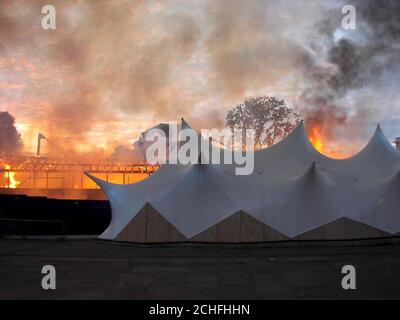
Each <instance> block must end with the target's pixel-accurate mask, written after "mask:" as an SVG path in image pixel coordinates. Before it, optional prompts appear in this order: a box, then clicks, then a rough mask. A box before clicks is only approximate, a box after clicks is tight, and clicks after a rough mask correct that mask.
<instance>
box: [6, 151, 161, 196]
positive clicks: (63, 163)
mask: <svg viewBox="0 0 400 320" xmlns="http://www.w3.org/2000/svg"><path fill="white" fill-rule="evenodd" d="M158 168H159V166H158V165H150V164H147V163H113V162H98V163H93V162H88V161H73V160H64V159H52V158H45V157H9V158H2V159H1V160H0V177H1V179H2V180H3V181H2V187H6V188H7V186H9V185H10V181H9V180H10V176H11V174H14V175H15V176H16V178H17V179H18V180H19V183H18V187H17V188H45V189H48V188H61V189H66V188H73V189H87V188H89V189H93V188H98V187H97V186H96V185H95V184H93V183H92V182H91V183H90V184H89V183H85V181H88V180H89V179H87V177H86V176H85V175H84V173H85V172H90V173H92V174H94V175H96V176H99V177H100V178H102V179H104V180H106V181H110V182H116V183H122V184H127V183H132V182H136V181H138V180H142V179H144V178H145V177H146V176H149V175H151V174H152V173H154V172H155V171H156V170H157V169H158ZM117 178H118V179H117ZM7 180H8V181H7ZM54 181H58V182H57V183H54ZM87 185H90V187H87Z"/></svg>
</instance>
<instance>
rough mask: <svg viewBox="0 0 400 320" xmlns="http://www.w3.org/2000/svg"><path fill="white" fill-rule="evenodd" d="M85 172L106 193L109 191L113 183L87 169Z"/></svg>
mask: <svg viewBox="0 0 400 320" xmlns="http://www.w3.org/2000/svg"><path fill="white" fill-rule="evenodd" d="M84 174H85V175H86V176H87V177H89V178H90V179H92V180H93V181H94V182H95V183H96V184H97V185H98V186H99V187H100V188H101V189H102V190H103V191H104V192H105V193H107V192H108V191H109V190H110V188H111V186H112V185H113V184H112V183H110V182H108V181H105V180H103V179H100V178H97V177H96V176H94V175H92V174H91V173H89V172H87V171H85V172H84Z"/></svg>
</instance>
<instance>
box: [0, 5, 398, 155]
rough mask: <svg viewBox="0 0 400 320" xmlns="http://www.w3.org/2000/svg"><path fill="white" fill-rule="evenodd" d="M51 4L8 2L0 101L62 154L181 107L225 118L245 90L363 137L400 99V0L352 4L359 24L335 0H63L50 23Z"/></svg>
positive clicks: (109, 142)
mask: <svg viewBox="0 0 400 320" xmlns="http://www.w3.org/2000/svg"><path fill="white" fill-rule="evenodd" d="M45 4H48V3H47V2H46V1H41V0H39V1H7V0H4V1H1V2H0V67H1V72H2V73H0V105H2V106H4V107H3V108H5V110H9V111H10V112H11V113H12V114H14V115H15V116H16V118H17V119H18V121H22V123H23V124H24V125H25V126H24V127H23V128H24V130H25V133H26V132H29V133H32V136H33V135H36V134H37V133H38V132H42V133H43V134H45V135H46V136H47V137H48V138H49V139H50V140H52V141H53V142H54V143H55V144H57V145H60V146H62V147H63V148H64V149H65V150H69V151H68V152H80V153H82V152H83V151H85V152H88V151H91V150H87V146H93V148H94V150H92V152H93V154H96V157H97V155H98V154H102V153H103V152H106V151H107V152H108V153H110V149H111V148H112V146H116V145H119V144H121V143H123V144H128V141H129V140H131V139H132V138H134V137H135V136H136V137H137V136H138V134H139V133H140V132H142V131H144V130H146V129H147V128H148V127H151V126H153V125H155V124H157V123H158V122H165V121H168V120H176V119H179V118H180V117H182V116H183V117H185V118H186V119H187V120H188V121H190V122H192V123H193V122H194V125H195V126H198V127H215V126H223V124H224V118H225V116H226V111H227V109H229V108H232V107H233V106H234V105H235V104H237V103H240V102H241V101H243V100H244V99H245V97H246V96H249V95H276V96H278V97H279V98H283V99H285V100H287V101H288V102H289V104H292V105H293V106H294V108H297V109H296V110H295V111H296V112H301V113H302V115H303V116H304V118H305V119H306V121H307V122H308V123H309V124H311V125H314V124H318V125H320V126H322V127H323V128H324V131H325V132H324V135H325V136H326V137H328V138H332V139H334V138H335V135H336V134H337V130H336V129H340V128H346V130H347V131H346V132H347V135H350V134H354V135H357V136H360V135H362V134H364V132H362V130H361V129H360V128H364V127H370V125H372V123H371V121H372V119H376V118H378V116H379V118H380V119H381V120H385V119H386V120H387V119H388V118H389V117H390V113H389V112H390V110H391V108H392V109H393V107H394V106H393V105H392V104H393V103H395V100H396V99H398V94H397V93H396V92H397V85H398V83H399V79H398V77H399V76H398V75H399V69H400V68H399V60H400V59H399V45H398V40H399V21H400V18H399V15H400V13H399V2H398V1H367V0H363V1H357V2H353V3H346V4H353V5H354V6H355V7H356V10H357V29H356V30H354V31H353V30H349V31H344V30H342V29H341V24H340V23H341V18H342V14H341V6H342V5H343V4H344V3H342V2H339V1H334V0H331V1H317V0H314V1H292V0H281V1H263V0H248V1H242V0H218V1H214V0H212V1H211V0H210V1H201V2H197V1H183V0H182V1H179V0H176V1H175V0H174V1H156V0H146V1H140V0H137V1H133V0H132V1H130V0H120V1H110V2H107V3H104V2H100V1H88V0H86V1H85V0H80V1H64V0H55V1H52V5H54V6H55V7H56V10H57V30H50V31H44V30H42V29H41V24H40V19H41V18H42V16H43V15H42V14H41V8H42V6H43V5H45ZM385 99H386V100H385ZM397 106H398V105H397ZM378 107H379V109H378ZM374 121H378V120H374ZM332 128H335V130H332ZM349 128H352V129H351V130H352V132H351V133H349V131H348V130H349ZM339 131H340V130H339ZM353 131H354V132H353ZM23 138H24V139H26V135H25V136H23ZM364 141H365V139H364ZM110 146H111V147H110ZM107 148H108V149H107Z"/></svg>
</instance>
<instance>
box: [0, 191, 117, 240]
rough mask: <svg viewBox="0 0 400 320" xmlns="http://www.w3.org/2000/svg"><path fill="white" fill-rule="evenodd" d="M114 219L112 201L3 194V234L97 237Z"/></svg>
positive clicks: (0, 225) (0, 205) (0, 211)
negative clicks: (112, 218)
mask: <svg viewBox="0 0 400 320" xmlns="http://www.w3.org/2000/svg"><path fill="white" fill-rule="evenodd" d="M110 219H111V208H110V205H109V202H108V201H103V200H62V199H49V198H46V197H30V196H26V195H9V194H0V234H16V235H68V234H69V235H97V234H100V233H102V232H103V231H104V230H105V229H106V228H107V226H108V225H109V223H110Z"/></svg>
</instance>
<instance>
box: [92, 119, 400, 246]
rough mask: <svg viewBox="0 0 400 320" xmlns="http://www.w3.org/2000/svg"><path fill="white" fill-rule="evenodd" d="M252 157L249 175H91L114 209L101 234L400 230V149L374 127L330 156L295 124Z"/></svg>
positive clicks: (176, 171)
mask: <svg viewBox="0 0 400 320" xmlns="http://www.w3.org/2000/svg"><path fill="white" fill-rule="evenodd" d="M182 127H187V124H186V123H183V124H182ZM213 152H220V150H217V149H215V148H214V149H213ZM254 162H255V164H254V171H253V173H252V174H251V175H247V176H246V175H243V176H239V175H235V167H234V165H227V164H221V165H215V164H201V163H200V164H191V165H179V164H178V165H173V164H165V165H163V166H161V168H160V169H159V170H158V171H157V172H155V173H154V174H153V175H151V176H150V177H149V178H148V179H146V180H144V181H141V182H138V183H134V184H129V185H117V184H112V183H108V182H106V181H103V180H101V179H99V178H96V177H94V176H92V175H90V174H89V173H88V176H89V177H91V178H92V179H93V180H94V181H95V182H96V183H97V184H98V185H99V186H100V187H101V189H102V190H103V191H104V192H105V193H106V195H107V197H108V199H109V200H110V204H111V208H112V219H111V223H110V225H109V227H108V228H107V229H106V230H105V231H104V233H103V234H102V235H100V238H101V239H111V240H121V241H134V242H170V241H210V242H216V241H217V242H253V241H273V240H287V239H351V238H368V237H380V236H387V235H390V234H396V233H398V232H400V172H399V171H400V152H398V151H396V150H395V148H393V147H392V146H391V145H390V143H389V142H388V141H387V139H386V138H385V136H384V135H383V133H382V131H381V129H380V127H379V126H378V127H377V129H376V131H375V133H374V135H373V137H372V138H371V140H370V141H369V143H368V144H367V145H366V146H365V147H364V148H363V149H362V150H361V151H360V152H359V153H358V154H356V155H354V156H353V157H351V158H348V159H344V160H335V159H331V158H328V157H326V156H324V155H322V154H321V153H319V152H318V151H317V150H316V149H315V148H314V147H313V146H312V144H311V143H310V141H309V140H308V137H307V134H306V131H305V128H304V125H303V123H302V122H301V123H300V124H299V125H298V127H297V128H296V129H295V130H293V132H292V133H291V134H290V135H288V136H287V137H286V138H285V139H284V140H282V141H281V142H280V143H278V144H276V145H274V146H272V147H270V148H267V149H263V150H259V151H256V152H255V156H254Z"/></svg>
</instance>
